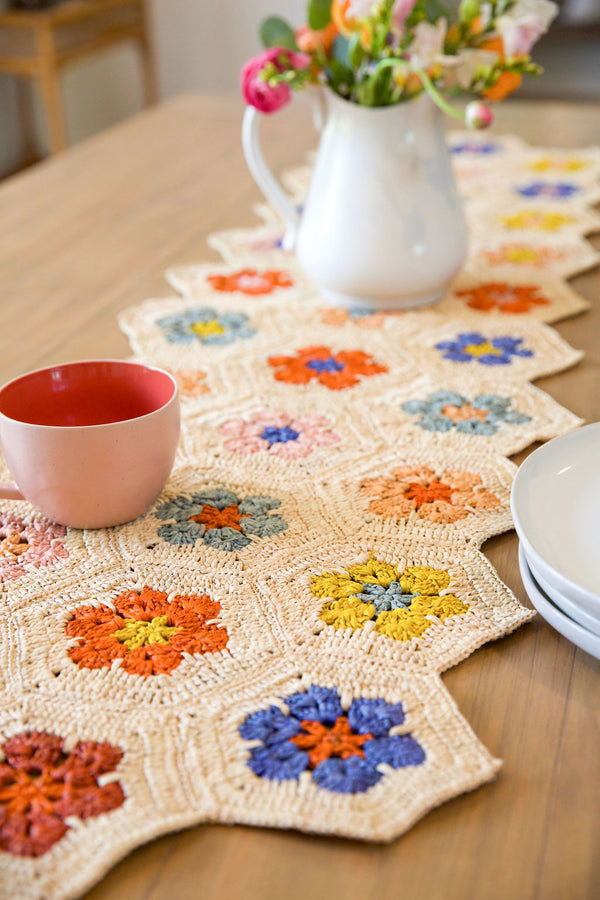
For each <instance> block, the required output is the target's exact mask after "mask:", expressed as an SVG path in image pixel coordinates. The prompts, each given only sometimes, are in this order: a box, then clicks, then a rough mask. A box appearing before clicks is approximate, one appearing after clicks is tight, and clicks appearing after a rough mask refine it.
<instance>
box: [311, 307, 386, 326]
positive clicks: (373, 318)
mask: <svg viewBox="0 0 600 900" xmlns="http://www.w3.org/2000/svg"><path fill="white" fill-rule="evenodd" d="M385 319H386V313H383V312H373V310H372V309H366V308H365V309H362V308H359V307H355V308H354V309H335V308H331V309H323V310H321V320H322V322H323V324H324V325H333V326H334V327H336V328H341V327H343V326H344V325H358V326H359V327H360V328H381V327H382V325H383V323H384V322H385Z"/></svg>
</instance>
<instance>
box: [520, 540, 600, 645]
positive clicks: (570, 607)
mask: <svg viewBox="0 0 600 900" xmlns="http://www.w3.org/2000/svg"><path fill="white" fill-rule="evenodd" d="M521 546H522V547H523V550H524V551H525V559H526V561H527V565H528V566H529V571H530V572H531V574H532V575H533V578H534V580H535V581H536V583H537V586H538V587H539V588H541V590H542V591H544V593H545V594H546V596H547V598H548V600H551V601H552V603H554V605H555V606H558V608H559V609H562V611H563V612H564V613H566V614H567V615H568V616H569V617H570V618H571V619H574V620H575V621H576V622H578V623H579V624H580V625H582V626H583V627H584V628H587V629H588V631H593V632H594V634H597V635H598V637H600V619H597V618H596V616H592V615H590V614H589V612H586V610H585V609H583V608H582V607H581V606H580V605H579V604H578V603H575V602H574V601H573V600H571V598H570V597H566V596H565V595H564V594H561V593H559V591H557V590H556V588H555V587H553V586H552V585H551V584H549V583H548V581H547V580H546V579H545V578H544V576H543V575H542V574H541V573H540V572H539V571H538V569H537V567H536V566H535V563H534V561H533V560H532V559H530V558H529V556H527V551H526V550H525V545H524V544H522V545H521Z"/></svg>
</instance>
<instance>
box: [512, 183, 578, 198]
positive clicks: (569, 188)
mask: <svg viewBox="0 0 600 900" xmlns="http://www.w3.org/2000/svg"><path fill="white" fill-rule="evenodd" d="M515 190H516V192H517V193H518V194H521V196H522V197H547V198H548V199H549V200H566V199H567V198H568V197H572V196H573V194H577V193H579V191H580V190H581V188H579V187H578V186H577V185H576V184H571V183H569V182H565V181H532V182H531V183H530V184H524V185H521V186H520V187H519V186H518V185H517V186H516V187H515Z"/></svg>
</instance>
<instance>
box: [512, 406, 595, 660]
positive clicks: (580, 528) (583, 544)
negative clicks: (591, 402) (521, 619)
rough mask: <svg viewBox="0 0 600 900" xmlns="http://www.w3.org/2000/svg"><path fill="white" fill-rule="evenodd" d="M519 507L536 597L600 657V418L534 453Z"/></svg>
mask: <svg viewBox="0 0 600 900" xmlns="http://www.w3.org/2000/svg"><path fill="white" fill-rule="evenodd" d="M511 506H512V513H513V518H514V521H515V528H516V529H517V533H518V535H519V539H520V546H519V566H520V569H521V578H522V579H523V585H524V587H525V590H526V591H527V594H528V596H529V599H530V600H531V602H532V603H533V605H534V606H535V608H536V609H537V611H538V612H539V613H540V615H541V616H542V617H543V618H544V619H545V620H546V621H547V622H548V623H549V624H550V625H552V627H553V628H555V629H556V631H558V632H560V634H562V635H564V637H566V638H567V639H568V640H569V641H571V642H572V643H573V644H576V645H577V646H578V647H581V649H582V650H585V651H586V652H587V653H590V654H591V655H592V656H595V657H596V658H597V659H600V422H597V423H595V424H593V425H586V426H585V427H584V428H579V429H577V430H576V431H571V432H569V434H565V435H562V437H559V438H555V439H554V440H552V441H549V442H548V443H547V444H544V446H543V447H540V449H539V450H535V451H534V452H533V453H532V454H531V455H530V456H528V457H527V459H526V460H525V462H524V463H523V464H522V466H521V467H520V469H519V471H518V472H517V476H516V478H515V481H514V483H513V488H512V498H511Z"/></svg>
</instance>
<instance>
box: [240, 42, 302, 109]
mask: <svg viewBox="0 0 600 900" xmlns="http://www.w3.org/2000/svg"><path fill="white" fill-rule="evenodd" d="M269 64H271V65H273V66H274V67H275V69H276V70H277V72H285V71H287V70H290V69H306V67H307V66H309V65H310V56H308V54H306V53H294V52H293V51H291V50H286V49H285V47H271V48H269V49H268V50H265V51H264V53H261V54H260V55H259V56H253V57H252V59H249V60H248V62H247V63H246V64H245V65H244V66H243V68H242V71H241V74H240V85H241V88H242V94H243V95H244V99H245V101H246V103H248V104H249V105H250V106H254V107H256V109H258V110H259V111H260V112H263V113H273V112H276V111H277V110H278V109H281V107H282V106H285V104H286V103H289V101H290V99H291V90H290V87H289V85H288V84H285V83H283V82H281V83H280V84H275V85H270V84H269V83H268V82H267V81H265V79H264V78H263V77H262V72H263V70H264V68H265V67H266V66H267V65H269Z"/></svg>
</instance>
